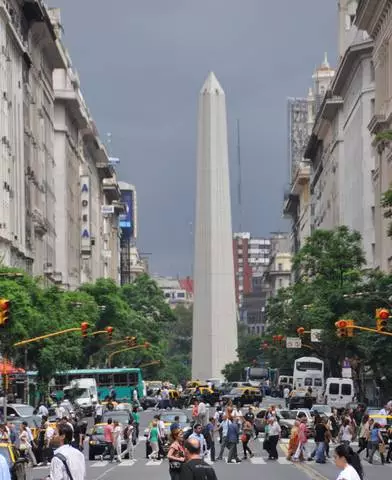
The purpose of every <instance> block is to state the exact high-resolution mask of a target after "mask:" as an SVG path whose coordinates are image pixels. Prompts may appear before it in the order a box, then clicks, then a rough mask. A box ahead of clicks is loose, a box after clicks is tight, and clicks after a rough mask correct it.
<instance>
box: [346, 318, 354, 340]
mask: <svg viewBox="0 0 392 480" xmlns="http://www.w3.org/2000/svg"><path fill="white" fill-rule="evenodd" d="M346 324H347V336H348V337H353V336H354V326H355V322H354V320H346Z"/></svg>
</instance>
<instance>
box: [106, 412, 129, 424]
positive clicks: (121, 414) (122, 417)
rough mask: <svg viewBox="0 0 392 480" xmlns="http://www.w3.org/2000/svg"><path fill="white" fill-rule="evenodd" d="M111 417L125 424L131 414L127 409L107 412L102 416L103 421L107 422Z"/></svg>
mask: <svg viewBox="0 0 392 480" xmlns="http://www.w3.org/2000/svg"><path fill="white" fill-rule="evenodd" d="M109 418H111V419H112V420H113V421H114V420H116V421H117V422H120V423H122V424H123V425H125V424H126V423H128V420H129V414H128V413H126V412H125V411H117V412H114V411H113V412H106V413H105V414H104V415H103V417H102V421H103V422H104V423H105V422H107V421H108V419H109Z"/></svg>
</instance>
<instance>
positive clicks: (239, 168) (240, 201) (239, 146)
mask: <svg viewBox="0 0 392 480" xmlns="http://www.w3.org/2000/svg"><path fill="white" fill-rule="evenodd" d="M237 161H238V191H237V192H238V210H239V227H240V228H239V231H240V232H242V169H241V136H240V121H239V120H237Z"/></svg>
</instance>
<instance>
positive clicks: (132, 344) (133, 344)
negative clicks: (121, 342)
mask: <svg viewBox="0 0 392 480" xmlns="http://www.w3.org/2000/svg"><path fill="white" fill-rule="evenodd" d="M127 343H128V347H136V343H137V339H136V337H127Z"/></svg>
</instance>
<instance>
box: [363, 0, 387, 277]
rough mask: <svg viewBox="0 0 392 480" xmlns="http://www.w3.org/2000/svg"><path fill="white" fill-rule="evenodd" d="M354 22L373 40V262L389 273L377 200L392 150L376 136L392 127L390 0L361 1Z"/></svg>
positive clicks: (384, 225)
mask: <svg viewBox="0 0 392 480" xmlns="http://www.w3.org/2000/svg"><path fill="white" fill-rule="evenodd" d="M354 21H355V24H356V26H357V27H358V28H359V29H361V30H364V31H366V32H367V33H368V34H369V35H370V37H371V39H372V40H373V51H372V59H371V61H372V64H373V67H374V84H375V96H374V102H373V104H372V114H371V118H370V121H369V123H368V129H369V132H370V134H371V136H372V139H373V144H372V149H371V153H370V154H371V155H373V158H374V170H373V171H372V187H373V192H374V202H373V211H372V215H373V219H374V239H375V241H374V263H373V265H374V267H375V268H379V269H381V270H383V271H387V272H389V271H391V268H392V241H391V239H390V237H388V235H387V232H388V226H389V223H390V219H386V218H385V217H384V210H383V208H382V207H381V205H380V199H381V198H382V195H383V193H384V192H385V191H386V190H388V189H389V188H390V185H391V183H392V163H391V160H392V149H391V144H390V142H389V141H385V140H382V139H381V138H380V136H379V135H380V134H382V133H384V132H389V131H391V130H392V100H391V98H392V69H391V67H392V1H391V0H361V1H360V2H359V5H358V10H357V12H356V17H355V20H354ZM372 74H373V73H372Z"/></svg>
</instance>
